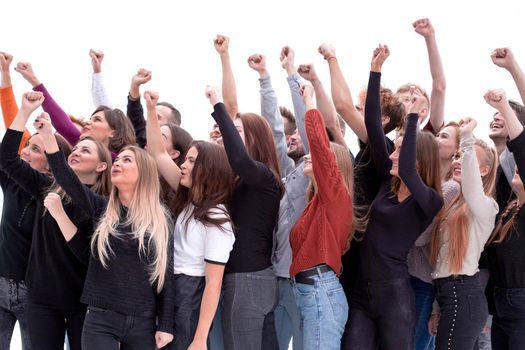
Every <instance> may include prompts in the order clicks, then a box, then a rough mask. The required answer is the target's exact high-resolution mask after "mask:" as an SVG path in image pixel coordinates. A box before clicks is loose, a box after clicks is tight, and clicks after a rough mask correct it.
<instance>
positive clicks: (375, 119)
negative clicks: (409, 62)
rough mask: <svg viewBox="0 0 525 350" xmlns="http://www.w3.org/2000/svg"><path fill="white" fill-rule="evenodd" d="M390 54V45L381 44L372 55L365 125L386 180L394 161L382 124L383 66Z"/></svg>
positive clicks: (375, 157)
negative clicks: (387, 145) (390, 155)
mask: <svg viewBox="0 0 525 350" xmlns="http://www.w3.org/2000/svg"><path fill="white" fill-rule="evenodd" d="M389 55H390V51H389V50H388V47H387V46H386V45H385V46H383V45H379V47H378V48H376V49H375V50H374V54H373V56H372V63H371V70H370V77H369V79H368V88H367V93H366V102H365V126H366V132H367V134H368V144H369V145H370V150H371V154H372V159H373V161H374V164H375V169H376V172H377V174H378V176H379V178H380V179H381V180H382V181H384V180H387V179H390V169H391V168H392V162H391V161H390V159H389V158H388V156H389V154H388V150H387V148H386V141H385V134H384V132H383V126H382V124H381V117H382V116H381V97H380V91H381V68H382V66H383V63H384V62H385V60H386V59H387V57H388V56H389Z"/></svg>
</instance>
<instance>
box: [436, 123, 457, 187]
mask: <svg viewBox="0 0 525 350" xmlns="http://www.w3.org/2000/svg"><path fill="white" fill-rule="evenodd" d="M449 126H451V127H453V128H454V129H455V130H456V138H455V140H454V141H455V145H456V151H457V150H458V149H459V142H460V141H461V136H460V131H459V124H458V123H456V122H454V121H452V122H448V123H447V124H445V125H443V127H442V128H441V129H440V131H441V130H443V129H444V128H447V127H449ZM451 178H452V167H450V169H449V170H448V171H447V174H446V175H445V181H448V180H450V179H451Z"/></svg>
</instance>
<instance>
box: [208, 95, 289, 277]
mask: <svg viewBox="0 0 525 350" xmlns="http://www.w3.org/2000/svg"><path fill="white" fill-rule="evenodd" d="M212 116H213V118H214V119H215V121H216V122H217V124H218V125H219V129H220V130H221V134H222V139H223V143H224V149H225V150H226V154H227V155H228V161H229V163H230V166H231V167H232V169H233V172H234V173H235V174H236V175H237V176H239V181H238V182H237V184H236V185H235V188H234V190H233V195H232V201H231V205H230V215H231V218H232V221H233V224H234V234H235V243H234V244H233V250H232V252H231V253H230V259H229V260H228V264H227V265H226V270H225V273H233V272H254V271H260V270H264V269H266V268H268V267H270V266H271V265H272V261H271V257H272V246H273V229H274V227H275V224H276V222H277V215H278V213H279V201H280V199H281V193H280V190H279V186H278V183H277V181H276V180H275V176H274V175H273V173H272V172H271V171H270V169H269V168H268V166H267V165H266V164H263V163H261V162H258V161H255V160H253V159H252V158H251V157H250V155H249V154H248V152H247V151H246V148H245V146H244V144H243V142H242V139H241V137H240V135H239V132H238V131H237V129H236V127H235V125H234V124H233V122H232V120H231V118H230V116H229V115H228V113H227V112H226V108H225V107H224V104H223V103H217V104H216V105H215V106H214V112H213V114H212Z"/></svg>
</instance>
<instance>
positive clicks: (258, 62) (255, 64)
mask: <svg viewBox="0 0 525 350" xmlns="http://www.w3.org/2000/svg"><path fill="white" fill-rule="evenodd" d="M248 65H249V66H250V68H251V69H253V70H255V71H256V72H258V73H263V72H265V71H266V57H265V56H264V55H261V54H255V55H251V56H250V57H248Z"/></svg>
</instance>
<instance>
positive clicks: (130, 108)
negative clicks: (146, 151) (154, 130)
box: [126, 91, 156, 148]
mask: <svg viewBox="0 0 525 350" xmlns="http://www.w3.org/2000/svg"><path fill="white" fill-rule="evenodd" d="M126 114H127V116H128V118H129V120H130V121H131V124H132V125H133V128H134V129H135V137H136V138H137V144H138V145H139V146H140V147H141V148H144V146H146V142H147V135H146V120H144V109H143V108H142V103H140V96H139V97H138V98H134V96H133V95H132V94H131V91H130V93H129V95H128V105H127V113H126ZM155 117H156V115H155Z"/></svg>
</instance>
